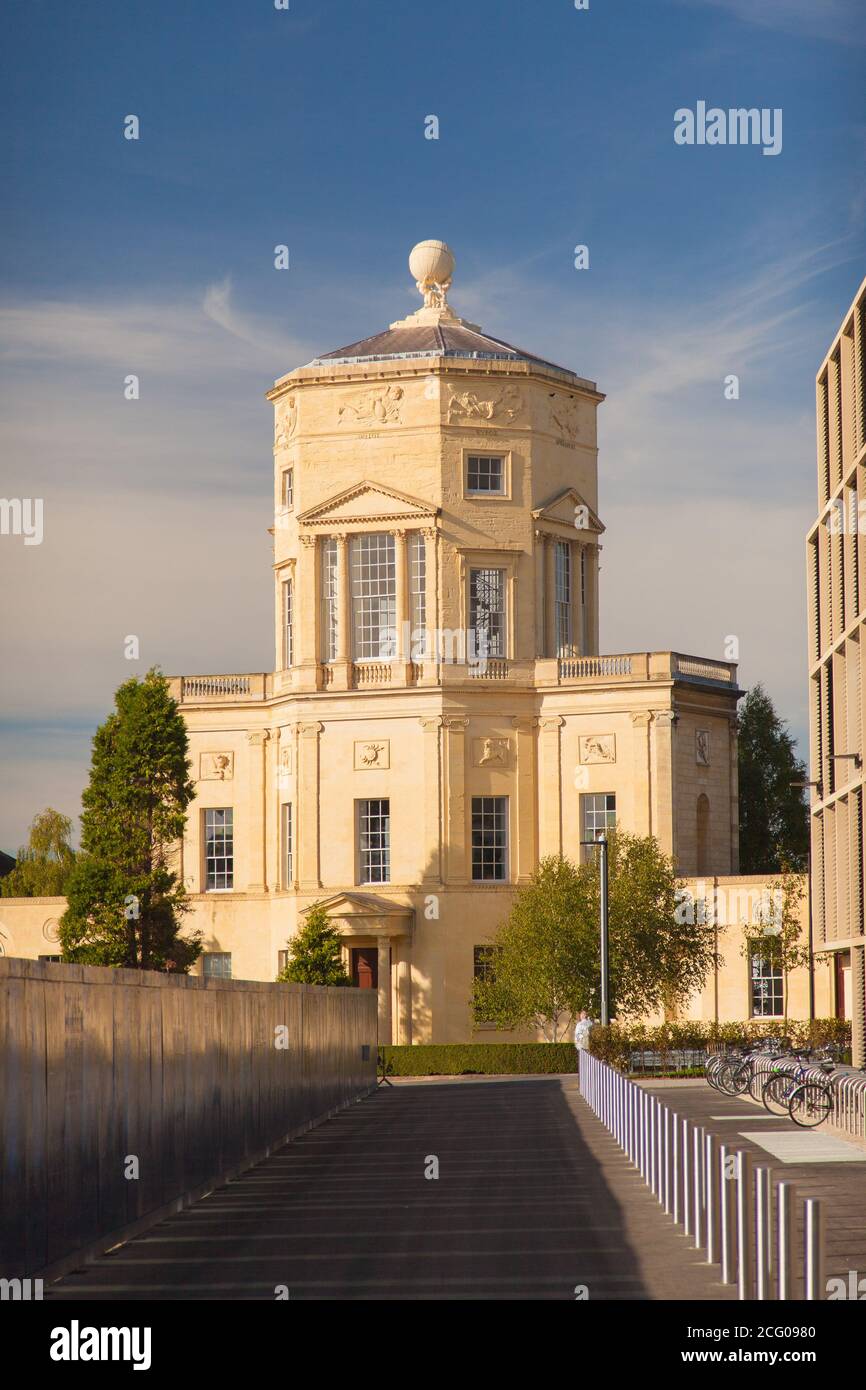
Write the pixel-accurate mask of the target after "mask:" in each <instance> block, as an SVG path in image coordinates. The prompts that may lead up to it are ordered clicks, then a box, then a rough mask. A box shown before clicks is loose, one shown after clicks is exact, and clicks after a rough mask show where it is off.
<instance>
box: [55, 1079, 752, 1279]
mask: <svg viewBox="0 0 866 1390" xmlns="http://www.w3.org/2000/svg"><path fill="white" fill-rule="evenodd" d="M434 1158H435V1159H437V1160H438V1167H439V1176H438V1178H427V1177H425V1171H427V1172H429V1171H432V1169H433V1167H434V1164H433V1161H432V1160H433V1159H434ZM716 1277H717V1275H716V1272H715V1271H714V1270H712V1269H710V1268H709V1267H708V1266H707V1265H705V1264H703V1263H702V1262H701V1261H700V1260H699V1259H698V1256H697V1253H696V1252H695V1251H694V1250H693V1249H691V1248H690V1245H689V1242H688V1241H687V1240H686V1238H685V1237H684V1236H682V1235H681V1234H680V1233H679V1231H678V1230H677V1228H675V1227H674V1225H673V1223H672V1222H671V1221H670V1219H669V1218H667V1217H665V1216H664V1214H663V1212H662V1210H661V1208H660V1207H659V1205H658V1203H657V1202H656V1201H655V1199H654V1198H653V1197H652V1195H651V1194H650V1193H649V1192H648V1191H647V1189H646V1187H645V1186H644V1184H643V1182H642V1181H641V1179H640V1177H639V1175H638V1174H637V1172H636V1171H635V1170H634V1169H633V1168H632V1167H631V1165H630V1164H629V1163H628V1161H627V1159H626V1158H625V1157H624V1156H623V1155H622V1153H621V1152H620V1150H619V1148H618V1146H617V1145H616V1143H615V1142H614V1140H613V1139H612V1138H611V1136H610V1135H609V1134H608V1133H607V1131H606V1130H605V1129H604V1127H603V1126H602V1125H601V1124H600V1122H599V1121H598V1120H597V1119H596V1118H595V1116H594V1115H593V1114H592V1113H591V1111H590V1110H589V1108H588V1107H587V1106H586V1105H585V1103H584V1102H583V1100H582V1099H581V1098H580V1096H579V1094H578V1090H577V1080H576V1078H575V1077H573V1076H562V1077H531V1078H508V1079H503V1078H484V1079H482V1078H472V1079H463V1078H460V1079H457V1078H447V1079H436V1080H432V1081H431V1080H425V1081H418V1082H412V1081H401V1082H399V1083H398V1084H396V1085H394V1086H393V1087H390V1088H387V1087H381V1088H380V1089H379V1090H378V1091H377V1092H376V1093H375V1094H374V1095H373V1096H371V1097H369V1098H368V1099H367V1100H364V1101H362V1102H361V1103H360V1104H358V1105H354V1106H352V1107H351V1108H350V1109H348V1110H345V1111H343V1112H342V1113H341V1114H340V1115H338V1116H336V1117H335V1118H334V1119H333V1120H330V1121H329V1122H328V1123H327V1124H324V1125H322V1126H320V1127H319V1128H318V1129H315V1130H312V1131H311V1132H310V1133H309V1134H306V1135H304V1136H303V1137H302V1138H301V1139H298V1140H296V1141H295V1142H294V1143H293V1144H290V1145H288V1146H287V1147H286V1148H284V1149H282V1150H281V1151H280V1152H279V1153H277V1154H274V1155H273V1156H272V1157H271V1158H269V1159H267V1160H266V1161H265V1162H263V1163H261V1164H259V1165H258V1166H257V1167H256V1168H254V1169H251V1170H250V1171H249V1172H247V1173H246V1174H245V1175H244V1176H243V1177H241V1178H240V1179H238V1180H237V1181H235V1182H233V1183H231V1184H229V1185H228V1186H227V1187H223V1188H219V1189H218V1190H216V1191H214V1192H213V1193H212V1194H211V1195H210V1196H208V1197H206V1198H204V1199H203V1200H202V1201H200V1202H198V1203H197V1204H196V1205H195V1206H194V1207H191V1208H189V1209H188V1210H186V1211H184V1212H181V1213H180V1214H179V1215H177V1216H175V1217H172V1218H171V1219H169V1220H167V1221H165V1222H163V1223H162V1224H161V1225H159V1226H156V1227H154V1228H153V1229H152V1230H151V1231H149V1232H148V1233H147V1234H145V1235H143V1236H140V1237H138V1238H137V1239H135V1240H132V1241H130V1242H129V1243H128V1244H126V1245H123V1246H121V1247H119V1248H118V1249H117V1251H116V1252H115V1253H114V1254H112V1255H104V1256H103V1257H102V1258H101V1259H100V1260H98V1261H97V1262H96V1263H95V1264H93V1265H90V1266H88V1267H87V1268H86V1269H84V1270H81V1271H79V1272H77V1273H74V1274H70V1275H68V1276H67V1277H66V1278H64V1279H62V1280H61V1281H59V1282H58V1283H56V1284H52V1285H51V1286H50V1287H49V1288H47V1289H46V1290H45V1298H46V1300H48V1299H55V1300H60V1299H64V1298H72V1299H81V1298H93V1299H100V1300H101V1299H112V1298H114V1299H124V1300H127V1299H198V1298H201V1299H208V1298H209V1299H269V1300H271V1299H273V1298H274V1297H275V1288H276V1287H277V1286H280V1285H282V1286H285V1287H286V1288H287V1290H288V1293H289V1297H290V1298H292V1299H298V1298H300V1299H304V1298H307V1299H517V1298H532V1299H568V1300H572V1299H574V1298H575V1296H576V1295H575V1289H576V1286H586V1289H587V1291H588V1296H589V1298H590V1300H594V1299H686V1298H688V1299H695V1298H704V1299H718V1298H721V1299H730V1298H732V1297H733V1291H732V1290H731V1289H728V1288H724V1287H722V1286H721V1285H720V1284H718V1283H716Z"/></svg>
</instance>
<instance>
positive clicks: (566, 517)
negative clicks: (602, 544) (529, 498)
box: [532, 487, 604, 536]
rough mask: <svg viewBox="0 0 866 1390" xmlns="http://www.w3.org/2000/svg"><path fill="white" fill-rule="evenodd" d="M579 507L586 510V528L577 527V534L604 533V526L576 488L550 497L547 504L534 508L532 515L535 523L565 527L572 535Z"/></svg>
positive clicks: (569, 488) (598, 534)
mask: <svg viewBox="0 0 866 1390" xmlns="http://www.w3.org/2000/svg"><path fill="white" fill-rule="evenodd" d="M580 507H585V508H586V517H587V524H586V526H578V527H577V530H578V532H579V533H580V532H581V531H582V532H584V533H586V532H592V533H593V534H595V535H597V536H600V535H601V533H602V532H603V531H604V526H603V525H602V523H601V521H600V520H599V518H598V516H597V515H596V513H595V512H594V511H593V509H592V507H590V506H589V504H588V503H587V502H585V501H584V499H583V498H582V497H581V495H580V493H579V492H578V491H577V488H574V487H568V488H565V490H564V491H563V492H558V493H557V494H556V495H555V496H554V497H551V499H550V501H549V502H545V504H544V506H543V507H536V508H534V509H533V512H532V515H533V517H534V518H535V520H536V521H542V522H548V523H552V524H553V525H554V526H565V527H567V528H568V530H569V531H570V533H571V534H572V535H573V534H574V531H575V521H576V520H577V519H579V517H578V508H580Z"/></svg>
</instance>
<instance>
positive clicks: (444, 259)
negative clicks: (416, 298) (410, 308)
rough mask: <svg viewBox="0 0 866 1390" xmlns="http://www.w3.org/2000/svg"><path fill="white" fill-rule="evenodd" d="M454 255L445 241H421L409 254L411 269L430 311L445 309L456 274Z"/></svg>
mask: <svg viewBox="0 0 866 1390" xmlns="http://www.w3.org/2000/svg"><path fill="white" fill-rule="evenodd" d="M454 265H455V261H454V253H453V251H451V249H450V248H449V247H448V246H446V245H445V242H444V241H419V242H418V245H417V246H413V247H412V250H411V251H410V253H409V269H410V271H411V272H412V275H413V276H414V279H415V284H416V285H417V286H418V291H419V293H420V294H422V295H423V296H424V306H425V308H428V309H444V308H445V307H446V304H447V301H446V298H445V296H446V295H447V293H448V290H449V288H450V286H451V277H452V276H453V274H454Z"/></svg>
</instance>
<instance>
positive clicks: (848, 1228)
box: [642, 1079, 866, 1279]
mask: <svg viewBox="0 0 866 1390" xmlns="http://www.w3.org/2000/svg"><path fill="white" fill-rule="evenodd" d="M642 1084H643V1086H644V1089H645V1090H648V1091H654V1092H655V1093H656V1094H657V1095H658V1096H659V1099H660V1100H662V1101H663V1103H664V1104H665V1105H667V1106H670V1108H671V1110H674V1111H675V1112H676V1113H677V1114H678V1115H681V1116H682V1117H683V1118H684V1119H689V1120H693V1121H694V1122H695V1123H696V1124H699V1125H703V1126H704V1127H705V1128H706V1129H707V1130H708V1131H710V1132H711V1133H712V1134H716V1135H718V1136H719V1138H720V1139H721V1140H722V1141H723V1142H724V1143H727V1144H731V1145H733V1146H734V1147H735V1148H738V1149H747V1150H748V1151H749V1152H750V1153H751V1154H753V1155H754V1161H755V1163H756V1164H761V1165H763V1166H764V1167H768V1168H771V1169H772V1171H773V1181H774V1182H779V1181H784V1182H791V1183H793V1184H794V1186H795V1187H796V1189H797V1194H798V1198H800V1197H802V1198H806V1197H819V1198H820V1199H821V1202H822V1205H823V1211H824V1222H825V1241H826V1244H825V1252H826V1274H827V1277H828V1278H831V1277H834V1276H841V1277H843V1278H846V1279H847V1275H848V1271H849V1270H852V1269H854V1270H858V1271H859V1274H860V1277H861V1278H863V1277H866V1149H863V1148H862V1147H861V1146H860V1145H859V1144H855V1143H853V1142H852V1141H851V1140H845V1139H840V1138H837V1137H836V1136H830V1135H828V1134H827V1133H826V1132H825V1131H824V1130H821V1129H814V1130H805V1129H802V1128H801V1127H800V1126H799V1125H795V1124H794V1122H793V1120H790V1119H788V1118H787V1117H786V1116H782V1117H780V1116H777V1115H770V1114H768V1113H767V1111H766V1110H765V1109H764V1107H763V1105H760V1104H759V1103H757V1102H756V1101H753V1100H752V1098H751V1096H749V1095H748V1094H747V1095H745V1096H724V1095H722V1094H720V1092H718V1091H714V1090H713V1089H712V1087H711V1086H709V1085H708V1084H707V1082H706V1081H703V1080H700V1079H698V1080H695V1081H670V1082H667V1083H665V1082H655V1083H653V1082H644V1083H642ZM828 1152H829V1153H832V1155H833V1157H832V1158H831V1159H830V1160H829V1161H828V1160H827V1155H828ZM801 1206H802V1204H801V1203H800V1202H799V1201H798V1203H797V1212H796V1215H797V1217H798V1231H799V1213H800V1208H801ZM797 1238H798V1239H799V1234H798V1236H797Z"/></svg>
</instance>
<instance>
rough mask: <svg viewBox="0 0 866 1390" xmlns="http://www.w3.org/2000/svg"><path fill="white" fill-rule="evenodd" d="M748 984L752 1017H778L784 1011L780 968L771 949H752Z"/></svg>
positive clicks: (782, 981)
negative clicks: (749, 986) (749, 985)
mask: <svg viewBox="0 0 866 1390" xmlns="http://www.w3.org/2000/svg"><path fill="white" fill-rule="evenodd" d="M750 984H751V995H752V998H751V1005H752V1018H778V1017H780V1016H781V1015H782V1014H783V1013H784V1012H785V1010H784V1005H783V995H784V978H783V975H782V968H781V966H780V965H779V964H778V963H777V961H776V960H775V959H774V956H773V952H772V950H767V949H764V948H763V947H760V948H758V949H757V950H754V951H752V958H751V981H750Z"/></svg>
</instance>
